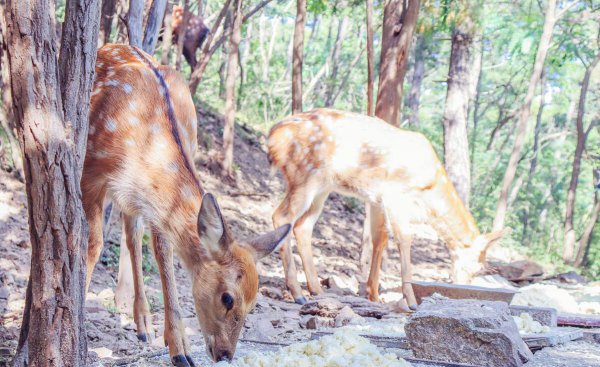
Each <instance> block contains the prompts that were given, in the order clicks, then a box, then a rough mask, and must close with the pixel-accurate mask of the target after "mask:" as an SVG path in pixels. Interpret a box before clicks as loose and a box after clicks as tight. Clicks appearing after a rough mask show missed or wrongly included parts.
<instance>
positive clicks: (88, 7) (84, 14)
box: [6, 0, 101, 366]
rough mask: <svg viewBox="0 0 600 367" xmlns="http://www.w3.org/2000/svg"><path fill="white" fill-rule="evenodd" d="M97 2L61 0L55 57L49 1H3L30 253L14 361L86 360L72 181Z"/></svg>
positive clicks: (82, 251)
mask: <svg viewBox="0 0 600 367" xmlns="http://www.w3.org/2000/svg"><path fill="white" fill-rule="evenodd" d="M100 5H101V4H100V1H90V2H79V1H75V0H68V1H67V2H66V8H65V21H64V24H63V31H62V42H61V44H62V47H61V48H60V56H59V57H58V58H57V57H56V54H55V52H56V50H57V49H58V47H57V39H56V36H55V35H56V32H55V24H54V12H55V4H54V2H53V1H40V0H37V1H35V0H18V1H16V0H10V1H8V9H7V12H6V21H7V29H8V42H9V44H10V45H11V47H10V48H9V60H10V70H11V77H12V78H11V84H12V91H13V97H14V98H13V106H14V112H15V117H16V121H17V127H18V131H19V137H20V140H21V144H22V148H23V152H24V157H25V178H26V183H27V185H26V191H27V204H28V206H27V207H28V214H29V215H28V217H29V231H30V237H31V238H30V239H31V249H32V253H31V274H30V278H29V284H28V289H27V295H26V299H25V309H24V314H23V323H22V327H21V334H20V338H19V345H18V349H17V354H16V356H15V359H14V361H13V364H14V365H16V366H24V365H29V366H83V365H85V364H86V358H87V341H86V333H85V323H84V299H85V294H84V290H85V274H86V269H85V259H86V253H87V235H88V229H87V224H86V221H85V214H84V211H83V207H82V204H81V190H80V187H79V181H80V178H81V170H82V166H83V157H84V154H85V147H86V138H87V128H88V112H89V98H90V89H91V85H92V81H93V79H94V64H95V61H96V46H97V42H98V39H97V37H98V30H99V22H100V7H101V6H100ZM30 331H31V332H30Z"/></svg>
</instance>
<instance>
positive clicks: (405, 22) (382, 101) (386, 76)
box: [375, 0, 420, 126]
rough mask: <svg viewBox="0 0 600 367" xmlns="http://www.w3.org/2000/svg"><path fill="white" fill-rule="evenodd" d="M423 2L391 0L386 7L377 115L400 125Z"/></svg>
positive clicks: (417, 0) (395, 124)
mask: <svg viewBox="0 0 600 367" xmlns="http://www.w3.org/2000/svg"><path fill="white" fill-rule="evenodd" d="M403 4H405V6H403ZM419 6H420V1H419V0H405V1H403V0H387V1H386V2H385V7H384V10H383V33H382V39H381V58H380V63H379V90H378V91H377V103H376V105H375V116H377V117H379V118H381V119H383V120H384V121H387V122H388V123H390V124H392V125H394V126H400V106H401V105H402V91H403V90H402V89H403V83H404V76H405V75H406V65H407V60H408V54H409V52H408V51H409V48H410V45H411V43H412V38H413V32H414V29H415V25H416V24H417V17H418V16H419Z"/></svg>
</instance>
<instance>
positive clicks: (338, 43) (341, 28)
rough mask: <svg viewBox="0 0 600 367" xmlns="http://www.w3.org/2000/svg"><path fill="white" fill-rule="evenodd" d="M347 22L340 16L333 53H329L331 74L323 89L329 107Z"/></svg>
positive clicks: (326, 105)
mask: <svg viewBox="0 0 600 367" xmlns="http://www.w3.org/2000/svg"><path fill="white" fill-rule="evenodd" d="M347 24H348V18H346V17H342V19H340V22H339V23H338V31H337V36H336V39H335V44H334V46H333V53H332V55H331V75H330V76H329V80H328V83H327V86H326V89H325V107H331V106H332V105H333V96H334V93H335V86H336V82H337V78H338V70H339V68H340V54H341V51H342V44H343V43H344V38H345V37H346V25H347Z"/></svg>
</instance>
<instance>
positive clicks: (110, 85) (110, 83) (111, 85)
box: [104, 79, 119, 87]
mask: <svg viewBox="0 0 600 367" xmlns="http://www.w3.org/2000/svg"><path fill="white" fill-rule="evenodd" d="M104 84H105V85H107V86H109V87H116V86H118V85H119V82H118V81H116V80H112V79H111V80H107V81H106V83H104Z"/></svg>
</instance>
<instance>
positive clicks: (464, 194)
mask: <svg viewBox="0 0 600 367" xmlns="http://www.w3.org/2000/svg"><path fill="white" fill-rule="evenodd" d="M471 13H472V10H471V9H467V11H466V14H467V15H465V16H464V18H462V19H460V20H459V21H458V22H457V24H456V25H455V26H454V29H453V31H452V48H451V51H450V68H449V71H448V82H447V85H448V92H447V93H446V104H445V108H444V117H443V126H444V165H445V167H446V171H447V172H448V177H449V179H450V181H451V182H452V184H453V185H454V187H455V188H456V191H457V193H458V196H459V197H460V199H461V200H462V202H463V203H464V204H465V206H466V207H467V208H468V207H469V196H470V195H469V193H470V191H471V164H470V161H469V138H468V134H467V120H468V112H469V100H470V93H469V92H470V91H469V89H470V84H471V80H472V79H473V78H472V76H471V73H472V72H473V71H474V68H473V67H472V61H473V60H471V53H472V48H473V34H474V28H475V25H474V22H473V19H472V16H471Z"/></svg>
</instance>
